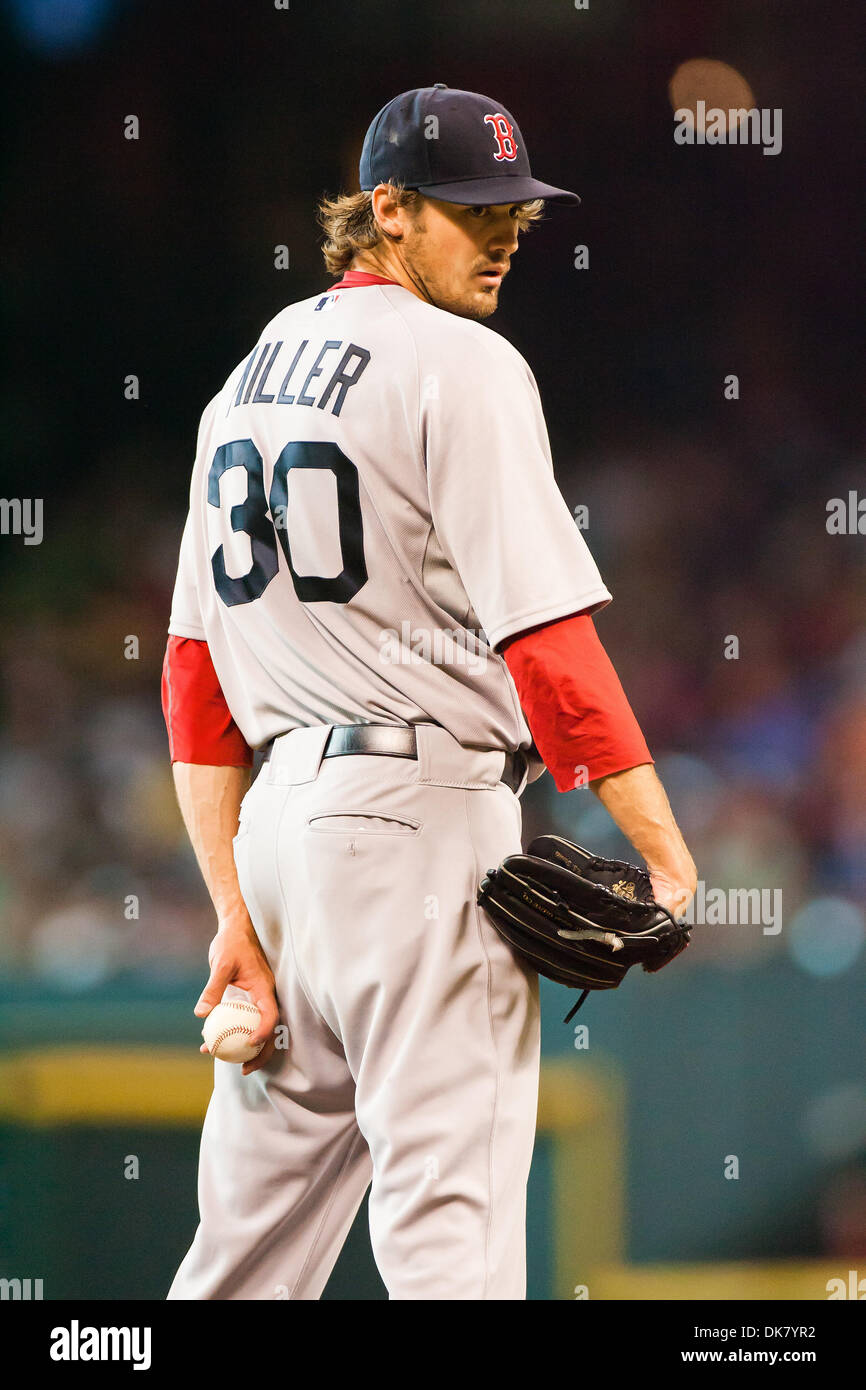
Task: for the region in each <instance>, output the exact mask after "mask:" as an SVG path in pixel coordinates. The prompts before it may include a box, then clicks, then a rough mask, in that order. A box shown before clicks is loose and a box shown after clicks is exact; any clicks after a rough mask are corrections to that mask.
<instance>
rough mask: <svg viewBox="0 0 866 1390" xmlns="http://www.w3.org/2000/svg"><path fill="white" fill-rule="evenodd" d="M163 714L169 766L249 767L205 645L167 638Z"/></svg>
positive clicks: (247, 753) (249, 753)
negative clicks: (194, 764)
mask: <svg viewBox="0 0 866 1390" xmlns="http://www.w3.org/2000/svg"><path fill="white" fill-rule="evenodd" d="M162 713H163V717H164V718H165V727H166V729H167V730H168V747H169V754H170V756H171V761H172V762H173V763H203V764H205V765H206V766H207V767H252V764H253V754H252V749H251V748H250V746H249V744H248V743H247V741H246V739H245V738H244V736H243V734H242V733H241V731H240V729H239V728H238V726H237V724H236V723H235V721H234V719H233V718H232V715H231V711H230V710H229V707H228V705H227V704H226V699H225V696H224V695H223V692H222V688H221V686H220V683H219V679H218V677H217V673H216V671H215V670H214V664H213V661H212V660H211V654H210V650H209V648H208V644H207V642H199V641H196V640H195V639H194V638H192V637H175V636H170V637H169V639H168V644H167V646H166V649H165V659H164V661H163V664H162Z"/></svg>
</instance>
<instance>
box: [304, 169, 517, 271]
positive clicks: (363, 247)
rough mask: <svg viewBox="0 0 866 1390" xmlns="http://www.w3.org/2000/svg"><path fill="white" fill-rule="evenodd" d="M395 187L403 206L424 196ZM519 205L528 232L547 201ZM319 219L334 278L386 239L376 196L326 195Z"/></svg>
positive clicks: (318, 214) (323, 251)
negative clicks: (381, 225) (377, 215)
mask: <svg viewBox="0 0 866 1390" xmlns="http://www.w3.org/2000/svg"><path fill="white" fill-rule="evenodd" d="M391 188H392V190H393V192H394V196H395V199H396V201H397V204H398V206H400V207H411V206H412V204H413V203H415V202H417V201H418V200H419V198H420V197H421V196H422V195H421V194H420V193H418V191H417V189H414V188H404V187H403V185H402V184H399V183H394V184H391ZM515 206H516V207H517V208H518V209H519V211H518V214H517V229H518V231H520V232H525V231H528V230H529V227H530V226H531V224H532V223H533V222H538V221H539V219H540V218H541V215H542V212H543V210H544V200H543V199H542V198H532V199H531V200H529V201H528V202H525V203H517V204H515ZM316 219H317V221H318V223H319V226H320V227H321V228H322V230H323V231H324V233H325V240H324V242H323V243H322V255H323V256H324V258H325V265H326V266H327V269H328V273H329V274H330V275H334V276H340V275H342V274H343V272H344V271H346V270H348V268H349V266H350V265H351V264H352V261H353V260H354V258H355V256H356V255H357V254H358V252H359V251H371V250H372V249H373V247H374V246H379V245H380V244H381V242H383V241H384V240H385V233H384V232H383V231H382V228H381V227H380V226H379V223H378V222H377V221H376V217H375V214H374V212H373V195H372V193H364V192H361V193H339V194H338V195H337V196H336V198H330V197H328V195H327V194H326V195H325V196H324V197H323V198H322V200H321V202H320V203H319V206H318V209H317V212H316Z"/></svg>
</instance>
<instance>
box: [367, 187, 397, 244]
mask: <svg viewBox="0 0 866 1390" xmlns="http://www.w3.org/2000/svg"><path fill="white" fill-rule="evenodd" d="M372 200H373V216H374V217H375V218H376V221H377V222H378V224H379V227H380V228H381V230H382V233H383V235H384V236H386V237H387V238H388V240H389V241H402V239H403V223H402V219H401V216H400V211H401V205H400V203H399V201H398V199H397V197H396V195H395V190H394V189H393V188H392V187H391V185H390V184H389V183H380V184H377V185H376V187H375V188H374V189H373V193H372Z"/></svg>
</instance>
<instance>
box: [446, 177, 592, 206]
mask: <svg viewBox="0 0 866 1390" xmlns="http://www.w3.org/2000/svg"><path fill="white" fill-rule="evenodd" d="M418 192H419V193H423V194H424V196H425V198H438V199H439V200H440V201H441V202H443V203H464V204H466V206H468V207H474V206H476V205H477V206H483V205H484V204H487V203H526V202H529V200H530V199H531V198H544V199H545V201H546V202H548V203H572V204H574V203H579V202H580V199H579V197H578V196H577V194H576V193H569V191H568V189H567V188H555V187H554V185H553V184H552V183H541V181H540V180H539V179H532V178H523V177H521V176H519V175H515V174H511V175H509V174H502V175H500V177H499V178H492V179H460V180H459V181H458V182H457V183H436V184H427V185H425V186H424V187H419V189H418Z"/></svg>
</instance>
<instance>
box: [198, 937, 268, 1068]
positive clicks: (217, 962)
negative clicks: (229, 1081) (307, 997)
mask: <svg viewBox="0 0 866 1390" xmlns="http://www.w3.org/2000/svg"><path fill="white" fill-rule="evenodd" d="M208 963H209V964H210V978H209V980H208V982H207V984H206V985H205V987H204V989H203V990H202V993H201V996H200V998H199V1001H198V1003H197V1004H196V1006H195V1009H194V1013H195V1014H196V1015H197V1017H198V1018H207V1015H208V1014H209V1013H210V1011H211V1009H213V1008H215V1007H216V1005H217V1004H219V1003H221V1001H222V997H223V994H224V993H225V991H226V989H227V987H228V986H229V985H235V986H236V987H237V988H238V989H242V990H243V991H244V992H245V993H246V994H247V995H248V997H249V999H250V1002H251V1003H253V1004H255V1006H256V1008H257V1009H258V1011H259V1013H260V1014H261V1016H262V1021H261V1023H260V1025H259V1027H258V1028H257V1029H256V1031H255V1033H254V1034H253V1036H252V1038H251V1039H250V1042H251V1043H254V1044H257V1043H264V1047H263V1048H262V1050H261V1052H260V1053H259V1055H258V1057H254V1058H253V1060H252V1061H251V1062H245V1063H244V1066H243V1074H244V1076H249V1074H250V1072H253V1071H258V1069H259V1068H260V1067H263V1066H264V1065H265V1063H266V1062H267V1061H269V1060H270V1058H271V1057H272V1056H273V1052H274V1048H275V1046H276V1027H277V1023H278V1021H279V1009H278V1007H277V995H276V984H275V981H274V976H273V972H272V970H271V967H270V966H269V964H268V961H267V958H266V956H265V953H264V951H263V950H262V947H261V943H260V941H259V938H258V937H257V936H256V930H255V927H254V926H253V924H252V922H251V921H250V919H249V918H248V917H247V918H246V919H245V920H240V919H239V920H234V921H231V922H225V923H221V924H220V927H219V930H218V931H217V934H216V936H215V937H214V939H213V941H212V942H211V944H210V949H209V950H208ZM199 1050H200V1051H201V1052H207V1050H208V1049H207V1045H206V1044H203V1045H202V1047H201V1048H200V1049H199Z"/></svg>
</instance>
